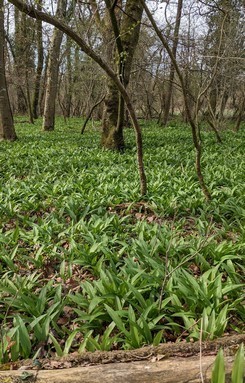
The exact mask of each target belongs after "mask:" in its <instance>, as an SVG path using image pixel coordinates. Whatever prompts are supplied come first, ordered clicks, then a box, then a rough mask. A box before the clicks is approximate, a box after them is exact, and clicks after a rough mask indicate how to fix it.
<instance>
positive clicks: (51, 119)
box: [43, 0, 66, 131]
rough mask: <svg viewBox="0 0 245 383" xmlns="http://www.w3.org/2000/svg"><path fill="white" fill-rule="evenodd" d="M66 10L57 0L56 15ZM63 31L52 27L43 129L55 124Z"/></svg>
mask: <svg viewBox="0 0 245 383" xmlns="http://www.w3.org/2000/svg"><path fill="white" fill-rule="evenodd" d="M65 11H66V0H58V3H57V11H56V17H57V18H62V17H64V13H65ZM62 37H63V32H62V31H61V30H59V29H57V28H54V30H53V35H52V39H51V42H50V48H49V53H48V54H49V58H48V68H47V84H46V92H45V102H44V115H43V130H44V131H50V130H54V124H55V101H56V95H57V84H58V75H59V62H60V60H59V55H60V46H61V42H62Z"/></svg>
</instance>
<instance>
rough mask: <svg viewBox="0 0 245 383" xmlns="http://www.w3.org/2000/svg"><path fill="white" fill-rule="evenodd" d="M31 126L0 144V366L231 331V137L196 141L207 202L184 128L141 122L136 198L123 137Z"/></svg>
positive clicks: (237, 186)
mask: <svg viewBox="0 0 245 383" xmlns="http://www.w3.org/2000/svg"><path fill="white" fill-rule="evenodd" d="M40 126H41V122H40V121H39V122H37V123H36V124H35V126H31V125H28V124H21V123H17V124H16V127H17V132H18V136H19V140H18V141H16V142H14V143H1V145H0V181H1V183H0V227H1V229H0V277H1V279H0V332H1V334H0V363H2V364H5V363H7V362H15V361H17V360H20V359H25V358H33V360H36V359H41V358H53V357H54V356H64V355H67V354H68V353H71V352H74V351H76V352H82V351H85V350H87V351H95V350H100V351H109V350H129V349H135V348H139V347H142V346H145V345H151V344H153V345H158V344H159V343H165V342H176V341H177V342H178V341H184V342H193V341H195V340H199V339H200V338H201V339H202V340H212V339H215V338H217V337H220V336H222V335H224V334H226V335H228V334H230V335H233V334H236V333H238V334H239V333H242V332H243V331H244V323H245V309H244V275H245V272H244V268H245V158H244V152H245V132H244V131H242V130H241V132H239V133H237V134H234V133H233V132H231V131H226V132H223V133H222V135H223V144H217V143H216V142H215V137H214V135H213V133H212V132H203V134H202V135H203V143H204V150H203V172H204V177H205V180H206V182H207V184H208V186H209V188H210V190H211V193H212V201H211V202H210V203H207V202H205V199H204V197H203V195H202V193H201V191H200V188H199V185H198V181H197V177H196V174H195V168H194V162H195V153H194V150H193V144H192V139H191V132H190V129H189V128H188V127H187V126H185V125H180V124H179V125H178V124H175V126H174V125H173V126H169V127H168V128H165V129H160V128H159V127H157V126H156V125H154V123H151V124H150V123H144V124H143V126H142V128H143V136H144V152H145V165H146V173H147V179H148V186H149V192H148V195H147V196H146V198H145V199H144V201H142V200H141V199H140V196H139V184H138V174H137V167H136V158H135V157H136V152H135V148H134V136H133V132H132V131H131V130H130V129H127V130H126V141H127V148H126V150H125V152H124V153H123V154H120V153H116V152H112V151H105V150H102V149H101V148H100V147H99V140H100V135H99V131H98V130H97V129H96V128H90V130H88V132H87V133H85V135H83V136H81V135H80V133H79V132H80V128H81V121H80V120H78V119H72V120H70V121H68V122H67V124H64V123H63V122H62V120H59V121H58V123H57V128H56V130H55V131H54V132H48V133H44V132H40Z"/></svg>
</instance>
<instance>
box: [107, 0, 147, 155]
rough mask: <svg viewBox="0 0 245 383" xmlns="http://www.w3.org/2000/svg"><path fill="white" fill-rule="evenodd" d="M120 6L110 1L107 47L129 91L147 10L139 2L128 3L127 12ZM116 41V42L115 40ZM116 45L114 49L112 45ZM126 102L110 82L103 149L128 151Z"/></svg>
mask: <svg viewBox="0 0 245 383" xmlns="http://www.w3.org/2000/svg"><path fill="white" fill-rule="evenodd" d="M117 3H120V1H118V2H113V4H112V2H111V1H106V5H107V14H106V16H105V19H104V25H103V28H101V30H102V34H103V38H104V44H105V46H106V47H107V50H106V56H107V61H108V63H110V64H111V65H112V66H113V67H114V69H116V68H118V73H119V76H120V79H121V82H122V84H123V85H124V87H125V88H127V86H128V84H129V80H130V73H131V68H132V63H133V57H134V53H135V50H136V47H137V44H138V40H139V33H140V22H141V18H142V13H143V8H142V5H141V4H140V2H139V1H135V0H127V2H126V5H125V9H124V12H123V13H121V11H120V7H118V8H117V5H120V4H117ZM113 34H114V36H115V41H112V38H111V37H112V36H113ZM111 41H112V43H113V45H112V43H111ZM124 117H125V102H124V99H123V97H122V96H121V95H120V93H119V92H118V88H117V87H116V86H115V84H114V83H113V82H112V81H111V80H110V79H108V83H107V95H106V98H105V107H104V113H103V120H102V137H101V143H102V146H103V147H105V148H107V149H116V150H123V149H124V137H123V127H124Z"/></svg>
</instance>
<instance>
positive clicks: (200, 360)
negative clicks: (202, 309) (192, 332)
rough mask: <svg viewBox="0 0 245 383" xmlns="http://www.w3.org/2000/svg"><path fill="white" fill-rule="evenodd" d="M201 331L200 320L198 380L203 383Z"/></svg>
mask: <svg viewBox="0 0 245 383" xmlns="http://www.w3.org/2000/svg"><path fill="white" fill-rule="evenodd" d="M202 331H203V318H201V329H200V338H199V347H200V351H199V366H200V378H201V382H202V383H204V377H203V372H202Z"/></svg>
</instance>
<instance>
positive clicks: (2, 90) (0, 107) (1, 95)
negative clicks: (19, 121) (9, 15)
mask: <svg viewBox="0 0 245 383" xmlns="http://www.w3.org/2000/svg"><path fill="white" fill-rule="evenodd" d="M16 138H17V136H16V133H15V129H14V122H13V116H12V112H11V108H10V102H9V96H8V90H7V83H6V76H5V64H4V4H3V0H0V140H15V139H16Z"/></svg>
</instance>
